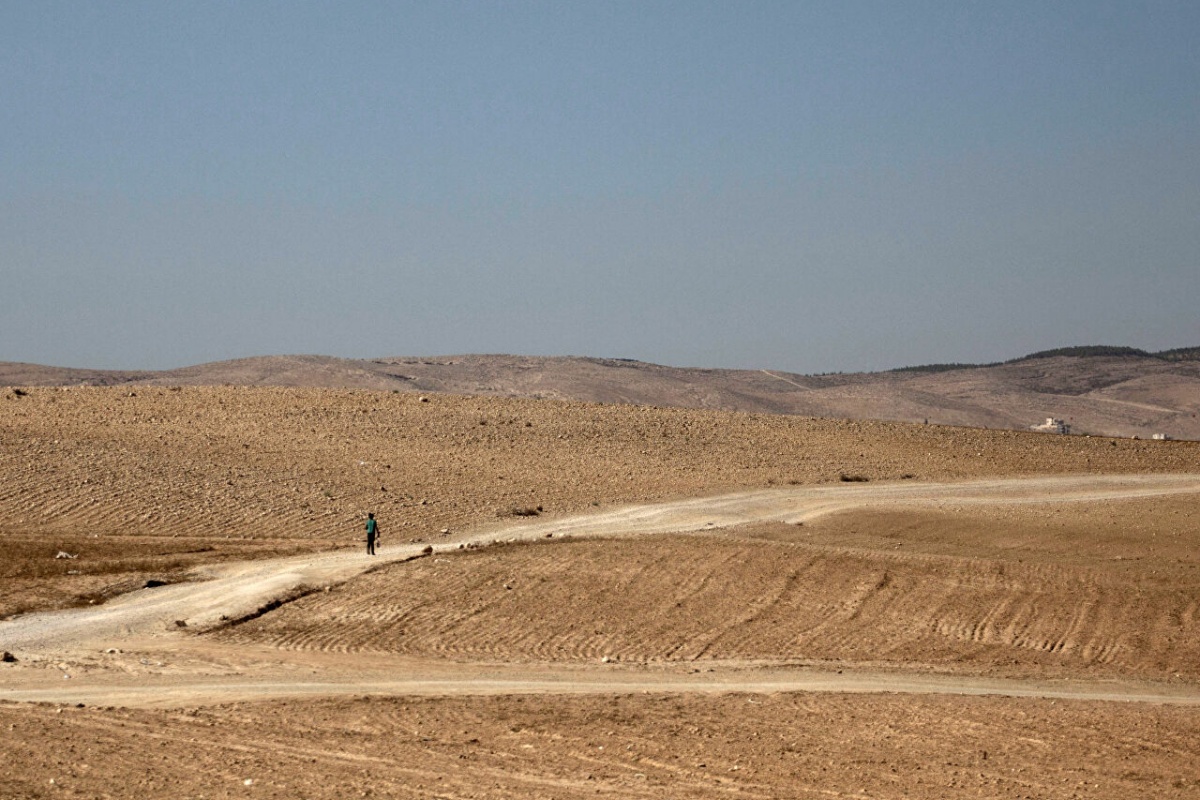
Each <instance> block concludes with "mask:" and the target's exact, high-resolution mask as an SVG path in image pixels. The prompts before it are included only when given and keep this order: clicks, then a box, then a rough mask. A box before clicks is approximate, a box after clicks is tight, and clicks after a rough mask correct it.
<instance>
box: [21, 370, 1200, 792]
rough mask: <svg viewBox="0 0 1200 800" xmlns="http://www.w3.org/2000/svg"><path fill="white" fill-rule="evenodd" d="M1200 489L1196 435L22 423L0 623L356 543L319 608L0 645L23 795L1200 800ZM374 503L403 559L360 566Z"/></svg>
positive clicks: (441, 414)
mask: <svg viewBox="0 0 1200 800" xmlns="http://www.w3.org/2000/svg"><path fill="white" fill-rule="evenodd" d="M1072 475H1074V476H1079V478H1080V480H1081V481H1082V483H1079V485H1078V486H1076V485H1074V484H1071V483H1070V482H1064V481H1061V480H1059V481H1058V482H1057V483H1056V482H1055V480H1058V479H1057V478H1055V479H1054V480H1048V481H1045V482H1043V483H1037V484H1021V483H1020V482H1017V483H1013V484H1011V486H1012V488H1011V489H1010V488H1007V487H1009V486H1010V484H1008V483H1005V482H993V483H992V484H989V487H990V488H989V491H990V492H992V494H989V495H988V496H987V497H984V498H982V499H979V500H978V502H976V501H975V500H971V499H969V492H966V493H963V492H959V491H958V490H957V489H956V488H955V487H956V486H959V485H962V486H974V485H976V484H977V483H979V482H981V481H984V480H989V481H990V480H992V479H998V478H1026V477H1028V478H1033V477H1035V476H1050V477H1051V478H1054V476H1060V477H1061V476H1072ZM1119 475H1125V476H1130V477H1129V480H1128V481H1125V482H1124V483H1121V484H1120V485H1119V486H1118V485H1116V484H1106V483H1105V482H1104V480H1102V478H1101V477H1095V478H1093V477H1092V476H1119ZM1197 475H1200V447H1198V446H1197V445H1196V444H1195V443H1191V442H1148V441H1135V440H1116V439H1102V438H1084V437H1061V436H1049V435H1041V434H1032V433H1030V434H1026V433H1019V432H1011V431H986V430H973V429H956V428H944V427H937V426H921V425H903V424H893V423H872V422H842V421H835V420H822V419H812V418H798V417H773V416H764V415H745V414H733V413H721V412H705V411H695V410H681V409H659V408H645V407H633V406H617V405H599V404H583V403H559V402H550V401H536V400H506V399H498V398H474V397H452V396H444V395H439V396H431V397H430V398H429V399H428V401H427V402H423V401H422V400H421V399H420V398H419V397H416V396H413V395H404V394H394V393H390V392H367V391H353V392H352V391H341V390H304V389H246V388H232V387H198V388H191V387H187V388H183V389H179V390H174V389H169V388H151V387H140V386H139V387H138V388H137V389H136V391H135V392H131V391H130V390H128V389H115V388H71V389H69V390H63V389H32V390H27V392H26V393H25V394H22V395H17V394H13V393H10V394H8V395H7V399H0V548H2V552H3V556H4V558H3V560H2V561H0V571H2V572H0V578H2V579H3V581H2V584H0V586H2V588H0V617H2V616H12V615H16V614H23V613H25V612H28V611H31V610H36V609H53V608H59V607H67V606H84V607H85V608H84V609H82V610H81V611H78V612H73V613H77V614H87V613H91V612H90V611H88V609H102V608H108V607H110V606H118V605H121V603H122V602H123V601H124V599H125V598H121V599H120V600H118V599H116V598H117V596H118V595H121V594H122V593H123V592H125V591H128V590H130V589H133V588H137V587H140V586H144V585H145V584H146V582H147V581H151V580H153V581H156V582H157V581H162V582H166V583H170V582H176V581H184V580H188V579H192V578H196V577H198V576H200V575H206V576H211V575H216V574H218V572H220V570H226V571H229V570H233V569H234V568H235V567H237V565H238V563H239V560H241V559H248V558H259V559H261V558H268V557H275V556H291V557H293V558H294V560H293V561H292V562H288V563H289V564H300V563H302V562H303V561H304V560H305V559H308V558H313V559H316V558H318V554H321V553H328V552H329V551H330V550H337V549H339V548H345V549H346V550H347V552H346V553H345V556H344V558H342V557H341V556H339V558H340V559H341V560H339V561H337V562H336V563H337V564H340V565H343V566H338V567H337V569H338V570H341V571H340V572H337V573H336V574H337V575H339V576H341V577H338V578H337V579H336V580H329V581H325V582H324V585H323V586H313V587H308V588H307V589H306V590H305V591H301V592H297V593H294V594H291V595H288V596H287V597H284V598H280V599H285V600H290V602H284V603H282V604H273V605H272V607H269V608H264V610H263V611H262V612H261V613H257V614H252V615H250V616H249V618H247V619H246V620H244V621H241V622H238V621H236V620H230V621H229V624H223V625H217V626H213V627H202V628H197V629H195V630H196V631H202V632H194V630H193V627H187V626H185V625H182V623H184V622H185V620H182V619H181V620H179V623H181V628H180V630H162V631H159V632H157V633H152V634H150V635H145V634H138V635H137V636H136V637H133V636H132V634H131V635H130V636H129V637H127V638H126V639H120V637H119V636H118V638H117V639H116V640H114V642H113V643H112V646H110V647H108V648H107V649H106V651H105V652H101V650H100V649H99V646H98V645H97V644H96V643H95V642H94V641H92V640H90V639H86V640H85V639H84V638H80V639H78V644H76V645H74V648H75V649H71V648H72V645H71V644H70V641H68V640H56V643H55V644H54V645H53V646H50V645H46V646H45V647H44V648H42V649H38V646H35V645H28V647H30V648H32V649H30V650H22V649H20V648H17V647H15V646H13V645H12V644H11V642H13V641H18V639H19V637H17V638H14V636H13V634H11V633H8V634H6V631H15V630H17V628H16V627H15V626H16V625H17V623H18V622H22V623H24V621H26V620H30V619H35V621H36V619H40V618H31V617H22V618H21V619H20V620H14V621H12V622H8V623H5V622H0V650H2V649H13V650H14V652H15V653H16V657H17V661H16V663H0V697H5V696H9V697H17V696H22V697H24V699H26V700H32V699H37V698H42V699H46V700H51V701H54V700H57V702H41V703H38V702H22V703H12V702H0V732H5V731H7V733H8V735H6V736H5V737H4V738H3V744H2V745H0V764H2V766H0V798H10V797H11V798H41V797H71V796H76V797H114V798H124V797H130V798H132V797H138V798H144V797H172V798H174V797H209V798H212V797H243V796H244V797H250V796H256V795H257V796H262V797H281V798H283V797H311V798H326V797H330V798H332V797H345V796H377V797H451V798H458V797H461V798H467V797H481V798H502V797H560V798H570V797H582V796H589V797H592V796H596V795H597V794H599V795H601V796H619V797H643V796H644V797H681V798H682V797H727V796H729V797H732V796H739V797H764V798H773V797H798V798H809V797H829V796H834V797H836V796H871V797H895V798H901V797H905V798H941V797H1037V798H1041V797H1063V798H1068V797H1113V798H1124V797H1137V796H1156V797H1200V767H1197V766H1196V765H1197V764H1200V760H1198V758H1197V756H1198V755H1200V752H1197V751H1200V729H1198V728H1200V717H1197V715H1196V706H1197V705H1200V668H1198V667H1197V664H1200V648H1198V646H1197V644H1196V642H1197V641H1200V636H1198V634H1200V621H1198V619H1197V616H1198V615H1197V612H1198V610H1200V607H1198V601H1200V556H1197V553H1200V549H1198V548H1197V545H1200V494H1198V493H1197V491H1196V488H1195V487H1197V486H1200V478H1198V479H1197V480H1196V481H1195V482H1190V481H1191V479H1190V478H1188V479H1183V480H1176V479H1175V478H1174V477H1173V476H1185V477H1186V476H1197ZM1155 476H1161V477H1155ZM1093 484H1094V485H1093ZM979 485H983V484H982V483H979ZM1022 486H1026V487H1029V486H1032V487H1034V488H1021V487H1022ZM876 487H878V489H877V488H876ZM897 487H900V488H897ZM909 487H912V488H913V489H914V490H915V491H914V492H913V493H912V498H913V499H911V500H897V499H896V498H899V497H903V496H905V495H904V491H907V490H908V488H909ZM921 487H928V489H929V490H928V491H923V490H922V488H921ZM808 488H813V489H818V490H821V491H828V492H829V493H831V494H829V495H828V497H832V498H835V499H834V500H827V499H823V498H825V497H826V495H820V496H819V497H818V496H816V495H814V496H813V498H815V499H810V500H806V501H805V502H808V503H810V506H806V508H809V512H806V514H804V515H793V516H794V518H793V517H788V518H787V520H786V521H780V520H781V519H783V516H781V515H775V516H772V515H770V514H764V515H763V516H762V519H764V520H769V521H762V522H756V523H748V524H747V523H742V524H738V520H736V519H733V518H732V517H731V516H730V514H731V513H732V512H729V511H728V509H727V508H725V507H724V506H722V505H721V504H722V503H724V502H726V501H725V500H723V499H714V500H713V501H712V505H711V508H712V512H711V514H712V519H713V520H714V522H704V521H703V520H704V519H706V517H705V516H704V514H705V513H706V512H705V511H704V509H705V503H704V502H700V503H698V504H697V505H695V506H694V507H690V508H691V509H692V510H690V511H688V514H690V515H691V516H690V517H688V519H689V520H691V521H690V522H689V523H688V524H683V523H680V525H679V527H678V529H677V530H676V529H672V528H671V527H670V525H667V527H665V528H662V529H661V530H660V529H658V528H654V530H655V531H656V532H655V533H654V534H653V535H649V534H642V533H641V532H639V530H638V529H637V527H636V526H637V524H638V520H639V519H642V517H639V516H638V515H636V514H634V515H632V516H630V517H628V518H627V519H626V520H625V521H624V522H622V525H624V526H625V527H619V526H618V527H612V528H605V527H604V526H603V525H602V524H601V522H600V520H601V519H604V517H603V514H602V513H601V512H608V511H614V512H615V511H619V510H620V509H621V507H623V506H627V505H630V504H656V503H664V502H666V501H669V500H685V499H688V498H707V497H710V496H716V495H724V494H727V493H730V492H743V493H745V492H765V494H763V495H762V498H763V499H762V500H759V499H757V498H758V497H759V495H756V494H749V495H746V496H745V499H744V500H742V501H739V502H742V503H743V505H744V506H745V507H746V508H751V509H752V508H753V506H754V503H759V502H762V503H766V502H778V501H777V500H774V501H773V500H771V499H770V498H772V497H777V495H778V496H782V495H786V493H787V492H789V491H793V490H794V491H801V490H806V489H808ZM772 492H774V493H777V494H772ZM839 492H840V493H841V494H840V495H839V494H837V493H839ZM855 493H857V494H855ZM1009 493H1011V496H1009ZM860 496H861V498H863V499H862V500H861V502H860V501H858V500H853V499H851V500H846V499H844V498H854V497H860ZM940 496H944V497H945V498H948V499H946V500H945V501H942V500H939V497H940ZM888 497H890V498H892V499H891V500H889V501H888V502H883V500H881V499H880V498H888ZM956 497H957V498H958V499H957V500H955V499H954V498H956ZM838 498H842V499H838ZM872 498H875V499H874V500H873V499H872ZM964 498H967V499H964ZM918 501H919V502H918ZM858 506H861V507H858ZM539 507H540V508H539ZM648 507H650V506H648ZM739 507H740V506H739ZM723 508H725V510H722V509H723ZM367 511H373V512H375V513H376V515H377V516H378V517H379V519H380V522H381V528H382V534H383V544H384V546H385V548H384V552H383V553H381V557H380V558H379V560H378V561H376V562H370V561H368V560H367V558H366V556H361V555H360V554H359V553H357V552H355V551H356V550H358V549H361V547H362V545H361V542H360V538H361V526H362V519H363V518H364V517H365V514H366V512H367ZM584 513H596V514H598V515H599V516H597V517H595V520H596V521H595V522H594V523H588V522H587V519H591V518H580V517H579V515H581V514H584ZM723 514H724V515H725V516H722V515H723ZM784 516H786V515H784ZM750 517H753V515H750ZM801 517H803V519H802V520H801ZM580 519H583V522H578V521H576V522H572V520H580ZM646 519H647V520H648V519H649V517H646ZM797 523H799V524H797ZM589 524H593V525H594V527H595V529H594V530H591V529H589V527H588V525H589ZM646 524H647V525H649V523H648V522H647V523H646ZM629 526H633V527H632V528H630V527H629ZM560 528H561V530H560ZM618 529H619V530H621V531H624V532H623V533H621V534H620V535H616V534H615V533H611V532H609V533H606V531H617V530H618ZM649 529H650V528H649V527H647V530H649ZM522 531H524V532H526V533H527V534H528V535H527V536H525V538H526V539H533V540H532V541H522V542H513V543H506V542H509V540H510V539H517V538H521V536H522V533H521V532H522ZM542 531H545V532H546V533H545V534H543V533H542ZM563 532H566V535H564V533H563ZM535 533H536V538H533V537H534V534H535ZM597 537H598V538H597ZM426 544H430V545H433V546H434V548H435V549H434V552H433V553H432V554H431V555H426V556H424V557H422V554H421V552H420V549H421V548H422V547H424V546H425V545H426ZM460 545H461V549H460V547H459V546H460ZM478 545H485V546H478ZM349 548H354V549H355V550H349ZM59 553H63V554H65V555H69V556H75V557H74V558H67V557H63V558H56V556H57V555H58V554H59ZM359 558H361V559H362V561H361V562H359V561H356V560H355V559H359ZM281 563H282V562H281ZM331 563H333V562H331ZM345 565H348V566H345ZM372 567H373V568H372ZM292 568H293V567H288V569H292ZM330 574H333V573H330ZM289 585H290V584H289ZM166 588H167V589H169V588H172V587H166ZM311 589H318V591H315V592H313V591H311ZM146 591H150V592H155V591H165V589H158V590H146ZM289 591H290V590H289ZM148 596H153V595H148ZM164 596H165V595H164ZM131 597H133V596H131ZM293 597H294V598H295V599H292V598H293ZM276 605H277V607H275V606H276ZM46 619H47V620H51V619H52V618H51V617H47V618H46ZM53 619H59V618H58V617H54V618H53ZM81 619H87V618H86V617H81ZM6 626H8V627H6ZM35 627H36V625H35ZM27 629H28V626H27V625H26V627H24V628H21V630H22V631H26V630H27ZM23 635H24V634H23ZM6 636H8V637H9V639H8V641H9V642H10V643H8V644H6ZM19 640H20V641H22V642H30V641H36V640H35V639H29V638H24V639H19ZM64 642H65V643H64ZM23 646H24V645H23ZM80 648H83V649H80ZM843 673H844V674H843ZM301 675H305V676H310V677H308V678H306V679H305V680H308V681H311V683H302V682H301V680H300V676H301ZM805 676H811V677H812V678H813V679H814V680H815V681H816V682H815V683H814V684H813V685H814V686H816V685H817V684H819V683H820V681H826V680H827V681H828V685H827V688H826V689H823V690H815V689H812V688H810V689H807V690H802V689H801V688H799V687H802V686H804V685H806V684H805V683H804V681H805V680H806V678H805ZM239 681H240V683H239ZM322 681H325V683H322ZM771 681H775V683H771ZM854 681H858V683H854ZM921 681H926V683H925V684H921ZM205 682H207V683H205ZM335 684H336V687H335ZM322 686H324V687H325V688H322ZM770 686H776V687H783V688H769V687H770ZM789 686H790V687H793V688H786V687H789ZM921 686H924V687H925V688H921ZM56 687H57V688H56ZM106 687H108V688H106ZM355 687H359V688H360V692H361V693H359V692H356V691H355ZM438 687H443V688H438ZM547 687H549V688H547ZM554 687H559V688H554ZM606 687H608V688H606ZM739 687H742V690H741V691H739ZM913 687H916V688H913ZM931 687H932V688H931ZM24 691H27V693H26V694H25V695H21V694H20V693H21V692H24ZM71 692H75V693H76V695H77V698H78V699H70V698H76V695H72V694H71ZM139 692H142V693H143V696H142V697H141V699H139ZM846 692H850V693H846ZM896 692H899V693H896ZM347 694H349V696H345V695H347ZM1025 694H1027V695H1028V696H1021V695H1025ZM230 697H238V698H246V699H245V700H243V701H240V702H234V703H231V702H227V700H221V698H226V699H227V698H230ZM273 697H274V698H276V699H270V698H273ZM1087 697H1093V698H1095V697H1107V698H1110V699H1107V700H1099V699H1081V698H1087ZM85 698H86V699H85ZM95 698H99V699H95ZM257 698H261V699H257ZM81 704H82V706H83V707H78V706H79V705H81ZM136 706H145V707H140V708H139V707H136Z"/></svg>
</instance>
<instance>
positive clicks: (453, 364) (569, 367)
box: [0, 347, 1200, 439]
mask: <svg viewBox="0 0 1200 800" xmlns="http://www.w3.org/2000/svg"><path fill="white" fill-rule="evenodd" d="M80 384H89V385H130V386H136V385H158V386H163V385H172V386H179V385H184V386H187V385H192V386H200V385H205V386H211V385H233V386H296V387H327V388H352V389H367V390H382V391H387V390H391V391H402V392H417V393H425V394H432V393H452V394H463V395H480V394H482V395H496V396H508V397H529V398H549V399H564V400H581V401H588V402H601V403H628V404H636V405H656V406H678V407H684V408H706V409H722V410H736V411H746V412H756V413H770V414H797V415H803V416H814V417H829V418H842V419H879V420H892V421H901V422H925V421H928V422H930V423H936V424H946V425H960V426H965V427H981V428H1005V429H1026V428H1029V427H1030V426H1032V425H1036V424H1038V423H1041V422H1043V421H1045V419H1046V418H1048V417H1055V418H1058V419H1063V420H1065V421H1066V422H1068V423H1069V424H1070V425H1071V430H1072V432H1074V433H1080V434H1093V435H1101V436H1122V437H1127V436H1141V437H1150V436H1152V435H1154V434H1164V435H1166V436H1169V437H1171V438H1175V439H1200V418H1198V417H1197V413H1198V412H1200V348H1182V349H1179V350H1170V351H1164V352H1162V353H1147V352H1145V351H1142V350H1135V349H1133V348H1125V347H1077V348H1064V349H1060V350H1048V351H1044V352H1041V353H1034V354H1032V355H1029V356H1025V357H1023V358H1019V359H1015V360H1012V361H1008V362H1004V363H999V364H986V365H970V364H946V365H930V366H923V367H910V368H904V369H898V370H892V371H888V372H874V373H855V374H841V373H838V374H825V375H800V374H795V373H789V372H783V371H778V370H765V369H764V370H731V369H699V368H684V367H669V366H661V365H658V364H649V363H645V362H641V361H635V360H631V359H613V358H585V357H535V356H514V355H458V356H439V357H389V358H378V359H346V358H334V357H328V356H316V355H300V356H262V357H255V358H244V359H237V360H232V361H221V362H214V363H209V364H200V365H196V366H191V367H184V368H181V369H173V370H165V371H111V370H89V369H69V368H61V367H49V366H40V365H33V364H21V363H12V362H0V386H4V385H7V386H13V387H21V386H70V385H80Z"/></svg>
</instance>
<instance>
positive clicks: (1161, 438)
mask: <svg viewBox="0 0 1200 800" xmlns="http://www.w3.org/2000/svg"><path fill="white" fill-rule="evenodd" d="M1150 438H1151V439H1157V440H1158V441H1160V442H1169V441H1171V437H1170V436H1168V435H1167V434H1165V433H1156V434H1154V435H1153V436H1151V437H1150Z"/></svg>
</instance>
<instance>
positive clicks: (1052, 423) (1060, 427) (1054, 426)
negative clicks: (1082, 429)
mask: <svg viewBox="0 0 1200 800" xmlns="http://www.w3.org/2000/svg"><path fill="white" fill-rule="evenodd" d="M1032 429H1033V430H1035V431H1040V432H1042V433H1070V432H1071V426H1070V425H1068V424H1067V423H1066V422H1064V421H1063V420H1061V419H1056V418H1054V417H1046V421H1045V422H1043V423H1042V424H1041V425H1034V426H1033V427H1032Z"/></svg>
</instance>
